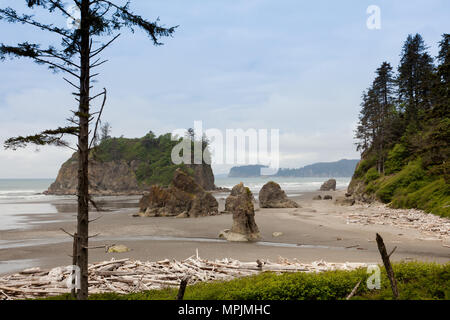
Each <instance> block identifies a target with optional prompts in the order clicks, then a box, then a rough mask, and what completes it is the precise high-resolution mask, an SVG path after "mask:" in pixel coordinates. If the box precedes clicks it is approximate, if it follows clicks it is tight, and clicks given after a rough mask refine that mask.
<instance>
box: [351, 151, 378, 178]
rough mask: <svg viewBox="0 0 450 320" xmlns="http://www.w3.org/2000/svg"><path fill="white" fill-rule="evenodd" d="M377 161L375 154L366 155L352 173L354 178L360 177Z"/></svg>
mask: <svg viewBox="0 0 450 320" xmlns="http://www.w3.org/2000/svg"><path fill="white" fill-rule="evenodd" d="M376 162H377V159H376V157H375V156H370V157H369V156H368V157H366V158H365V159H362V160H361V161H360V163H359V165H358V166H357V168H356V170H355V173H354V175H353V177H354V178H361V177H363V176H364V175H365V174H366V172H367V171H368V170H369V169H370V168H372V167H373V166H374V165H375V164H376Z"/></svg>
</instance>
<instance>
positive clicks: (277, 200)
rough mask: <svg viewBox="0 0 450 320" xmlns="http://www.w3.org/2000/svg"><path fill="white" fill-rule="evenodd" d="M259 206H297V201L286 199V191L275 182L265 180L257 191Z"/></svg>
mask: <svg viewBox="0 0 450 320" xmlns="http://www.w3.org/2000/svg"><path fill="white" fill-rule="evenodd" d="M259 206H260V207H261V208H298V207H299V205H298V204H297V202H295V201H293V200H290V199H288V197H287V196H286V193H285V192H284V191H283V190H282V189H281V187H280V185H279V184H278V183H276V182H273V181H270V182H267V183H266V184H265V185H264V186H263V187H262V188H261V191H259Z"/></svg>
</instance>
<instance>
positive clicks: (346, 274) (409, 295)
mask: <svg viewBox="0 0 450 320" xmlns="http://www.w3.org/2000/svg"><path fill="white" fill-rule="evenodd" d="M393 269H394V273H395V276H396V278H397V282H398V288H399V293H400V299H449V298H450V264H445V265H440V264H435V263H422V262H408V263H397V264H394V265H393ZM381 270H382V272H381V289H380V290H369V289H368V288H367V286H366V281H367V278H368V277H369V276H370V275H369V274H367V273H366V270H365V269H357V270H353V271H328V272H323V273H303V272H302V273H287V274H282V275H277V274H274V273H268V272H267V273H262V274H260V275H257V276H252V277H245V278H240V279H235V280H232V281H227V282H221V281H216V282H209V283H198V284H195V285H191V286H188V287H187V288H186V293H185V299H186V300H339V299H345V298H346V296H347V295H348V294H349V293H350V292H351V291H352V289H353V288H354V286H355V284H356V283H358V282H359V281H361V285H360V286H359V288H358V290H357V292H356V295H355V296H354V297H353V299H388V300H390V299H392V298H393V296H392V291H391V288H390V285H389V279H388V278H387V276H386V272H385V270H384V268H383V267H381ZM177 290H178V289H177V288H168V289H163V290H151V291H144V292H138V293H132V294H128V295H119V294H113V293H107V294H94V295H91V296H90V297H89V298H90V299H91V300H174V299H175V298H176V295H177ZM50 299H58V300H66V299H71V297H70V295H63V296H59V297H56V298H50Z"/></svg>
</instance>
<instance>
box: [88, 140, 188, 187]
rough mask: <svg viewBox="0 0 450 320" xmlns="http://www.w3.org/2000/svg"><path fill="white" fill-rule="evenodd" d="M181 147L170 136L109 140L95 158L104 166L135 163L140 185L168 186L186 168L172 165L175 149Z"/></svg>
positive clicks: (102, 145)
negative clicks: (173, 150)
mask: <svg viewBox="0 0 450 320" xmlns="http://www.w3.org/2000/svg"><path fill="white" fill-rule="evenodd" d="M178 143H179V140H175V141H172V138H171V135H170V134H165V135H161V136H159V137H156V136H155V135H154V134H153V133H152V132H150V133H149V134H147V135H146V136H145V137H143V138H138V139H127V138H123V137H120V138H108V139H104V140H102V142H101V143H100V145H99V146H97V147H96V148H95V149H94V151H93V153H92V156H93V158H94V159H95V160H97V161H101V162H109V161H126V162H129V163H132V162H133V161H134V163H135V164H136V169H135V174H136V178H137V181H138V182H139V183H140V184H147V185H151V184H156V183H159V184H162V185H168V184H169V183H170V181H171V180H172V177H173V173H174V172H175V170H176V169H177V168H179V167H184V166H183V165H175V164H173V163H172V160H171V152H172V149H173V147H175V145H177V144H178Z"/></svg>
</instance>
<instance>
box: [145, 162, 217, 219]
mask: <svg viewBox="0 0 450 320" xmlns="http://www.w3.org/2000/svg"><path fill="white" fill-rule="evenodd" d="M139 208H140V215H142V216H147V217H160V216H180V217H200V216H209V215H215V214H218V203H217V200H216V198H214V196H213V195H212V194H211V193H209V192H206V191H205V190H204V189H203V188H202V187H201V186H200V185H198V184H197V183H196V182H195V181H194V180H193V179H192V178H191V177H190V176H189V175H188V174H186V173H185V172H184V171H182V170H181V169H177V170H176V171H175V174H174V177H173V180H172V183H171V185H170V186H169V187H168V188H163V187H161V186H159V185H153V186H152V187H151V188H150V192H149V193H148V194H145V195H144V196H143V197H142V199H141V200H140V202H139Z"/></svg>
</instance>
